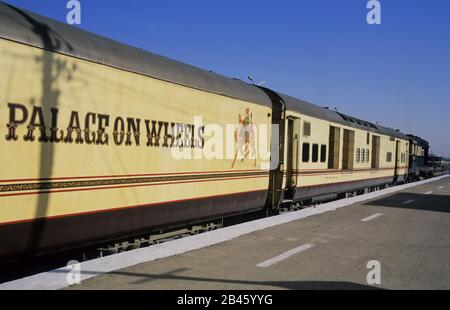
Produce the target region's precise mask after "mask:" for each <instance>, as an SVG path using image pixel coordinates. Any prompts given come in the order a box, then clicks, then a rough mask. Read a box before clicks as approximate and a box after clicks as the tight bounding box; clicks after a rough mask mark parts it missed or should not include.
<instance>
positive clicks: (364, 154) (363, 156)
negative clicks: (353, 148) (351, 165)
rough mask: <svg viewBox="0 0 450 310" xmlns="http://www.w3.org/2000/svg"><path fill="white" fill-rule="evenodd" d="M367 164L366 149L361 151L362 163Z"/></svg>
mask: <svg viewBox="0 0 450 310" xmlns="http://www.w3.org/2000/svg"><path fill="white" fill-rule="evenodd" d="M365 162H366V152H365V150H364V149H361V163H365Z"/></svg>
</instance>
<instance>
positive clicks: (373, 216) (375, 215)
mask: <svg viewBox="0 0 450 310" xmlns="http://www.w3.org/2000/svg"><path fill="white" fill-rule="evenodd" d="M383 215H384V214H383V213H376V214H374V215H371V216H369V217H366V218H365V219H362V220H361V222H369V221H371V220H374V219H376V218H379V217H380V216H383Z"/></svg>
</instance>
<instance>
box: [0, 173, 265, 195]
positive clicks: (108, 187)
mask: <svg viewBox="0 0 450 310" xmlns="http://www.w3.org/2000/svg"><path fill="white" fill-rule="evenodd" d="M268 177H269V176H268V175H262V176H250V177H235V178H233V177H230V178H221V179H208V180H187V181H177V182H165V183H155V184H136V185H120V186H105V187H86V188H79V189H65V190H55V191H36V192H26V193H14V194H1V195H0V197H13V196H27V195H41V194H53V193H68V192H84V191H95V190H106V189H117V188H134V187H149V186H161V185H172V184H190V183H204V182H216V181H229V180H245V179H259V178H268Z"/></svg>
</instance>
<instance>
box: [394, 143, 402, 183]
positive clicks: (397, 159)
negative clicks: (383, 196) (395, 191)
mask: <svg viewBox="0 0 450 310" xmlns="http://www.w3.org/2000/svg"><path fill="white" fill-rule="evenodd" d="M400 161H401V156H400V141H397V142H396V143H395V180H394V182H397V181H398V176H399V170H400V165H401V162H400Z"/></svg>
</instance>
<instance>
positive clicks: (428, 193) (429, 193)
mask: <svg viewBox="0 0 450 310" xmlns="http://www.w3.org/2000/svg"><path fill="white" fill-rule="evenodd" d="M431 194H433V191H429V192H426V193H425V195H431Z"/></svg>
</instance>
